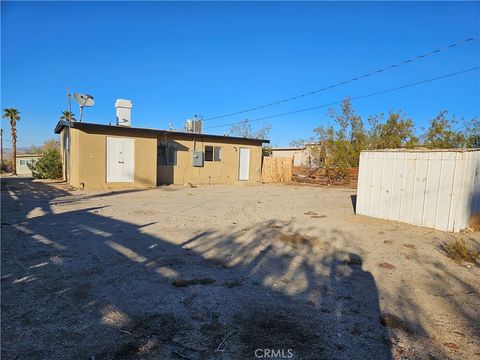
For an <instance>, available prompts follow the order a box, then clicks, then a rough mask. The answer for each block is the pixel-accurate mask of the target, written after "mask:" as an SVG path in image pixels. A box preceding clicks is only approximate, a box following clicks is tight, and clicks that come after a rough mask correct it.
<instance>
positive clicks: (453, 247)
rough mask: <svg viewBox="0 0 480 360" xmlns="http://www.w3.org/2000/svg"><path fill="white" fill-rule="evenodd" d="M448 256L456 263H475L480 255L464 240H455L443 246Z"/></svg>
mask: <svg viewBox="0 0 480 360" xmlns="http://www.w3.org/2000/svg"><path fill="white" fill-rule="evenodd" d="M443 250H444V251H445V253H446V255H447V256H448V257H449V258H451V259H453V260H455V261H458V262H460V261H468V262H472V263H474V262H475V261H476V260H477V259H478V257H479V256H480V253H479V252H478V251H477V250H475V249H474V248H473V247H470V246H468V245H467V243H466V242H465V240H464V239H460V240H454V241H451V242H449V243H446V244H444V245H443Z"/></svg>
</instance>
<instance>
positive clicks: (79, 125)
mask: <svg viewBox="0 0 480 360" xmlns="http://www.w3.org/2000/svg"><path fill="white" fill-rule="evenodd" d="M64 127H71V128H74V129H79V130H91V131H107V132H108V131H110V130H113V131H115V132H119V131H120V132H125V133H130V134H152V135H175V134H177V135H182V136H186V137H191V138H192V139H193V138H199V137H202V138H209V139H216V140H242V141H244V140H248V141H251V142H255V143H260V144H262V143H267V144H268V143H270V140H265V139H252V138H246V137H237V136H224V135H212V134H194V133H189V132H183V131H173V130H160V129H149V128H139V127H129V126H116V125H103V124H93V123H84V122H77V121H72V122H69V121H66V120H60V121H59V122H58V123H57V125H56V126H55V130H54V131H55V134H60V132H61V131H62V129H63V128H64Z"/></svg>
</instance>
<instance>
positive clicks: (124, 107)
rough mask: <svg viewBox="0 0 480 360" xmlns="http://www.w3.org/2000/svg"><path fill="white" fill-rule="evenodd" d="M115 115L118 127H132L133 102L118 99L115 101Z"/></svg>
mask: <svg viewBox="0 0 480 360" xmlns="http://www.w3.org/2000/svg"><path fill="white" fill-rule="evenodd" d="M115 113H116V115H117V126H128V127H130V125H131V123H132V102H131V101H130V100H124V99H118V100H117V101H115Z"/></svg>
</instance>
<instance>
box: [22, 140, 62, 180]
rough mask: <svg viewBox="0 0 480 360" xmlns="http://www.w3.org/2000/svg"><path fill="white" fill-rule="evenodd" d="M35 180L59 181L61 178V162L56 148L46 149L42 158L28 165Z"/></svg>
mask: <svg viewBox="0 0 480 360" xmlns="http://www.w3.org/2000/svg"><path fill="white" fill-rule="evenodd" d="M28 167H29V168H30V170H31V171H32V176H33V177H34V178H36V179H59V178H61V177H62V160H61V157H60V151H59V150H58V149H57V148H53V147H50V148H48V147H47V148H46V149H45V150H44V152H43V154H42V157H41V158H40V159H38V160H34V161H32V162H31V163H29V164H28Z"/></svg>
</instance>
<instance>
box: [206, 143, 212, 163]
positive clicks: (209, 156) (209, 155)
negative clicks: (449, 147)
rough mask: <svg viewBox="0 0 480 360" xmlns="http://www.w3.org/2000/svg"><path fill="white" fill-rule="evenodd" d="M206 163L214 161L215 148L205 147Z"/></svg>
mask: <svg viewBox="0 0 480 360" xmlns="http://www.w3.org/2000/svg"><path fill="white" fill-rule="evenodd" d="M205 161H213V146H205Z"/></svg>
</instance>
